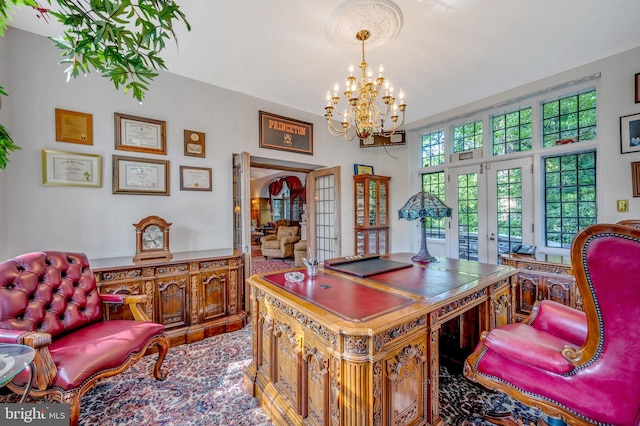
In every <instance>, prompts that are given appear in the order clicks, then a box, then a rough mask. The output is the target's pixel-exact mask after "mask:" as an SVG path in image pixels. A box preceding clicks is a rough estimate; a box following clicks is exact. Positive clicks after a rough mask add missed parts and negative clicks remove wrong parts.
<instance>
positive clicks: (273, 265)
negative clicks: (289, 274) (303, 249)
mask: <svg viewBox="0 0 640 426" xmlns="http://www.w3.org/2000/svg"><path fill="white" fill-rule="evenodd" d="M290 268H293V259H266V258H265V257H264V256H263V255H262V250H261V249H260V245H256V244H252V245H251V275H253V274H264V273H265V272H274V271H279V270H281V269H290Z"/></svg>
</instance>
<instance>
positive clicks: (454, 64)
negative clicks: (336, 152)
mask: <svg viewBox="0 0 640 426" xmlns="http://www.w3.org/2000/svg"><path fill="white" fill-rule="evenodd" d="M342 1H343V0H315V1H311V0H269V1H265V0H235V1H224V2H223V1H211V0H189V1H178V3H179V4H180V5H181V9H182V10H183V11H184V13H185V14H186V15H187V19H188V20H189V22H190V23H191V26H192V30H191V32H186V31H185V30H184V29H183V28H179V29H178V31H177V33H178V41H179V47H178V49H176V48H175V47H174V46H173V45H171V46H170V48H169V51H168V52H167V53H166V55H165V59H166V64H167V66H168V68H169V71H170V72H172V73H175V74H179V75H182V76H185V77H189V78H193V79H195V80H200V81H203V82H206V83H210V84H213V85H216V86H221V87H224V88H227V89H230V90H234V91H238V92H241V93H246V94H249V95H252V96H255V97H258V98H262V99H265V100H269V101H272V102H276V103H279V104H283V105H287V106H289V107H293V108H297V109H300V110H303V111H307V112H310V113H314V114H318V115H323V114H324V105H325V102H326V91H327V90H328V89H331V88H332V87H333V85H334V83H336V82H338V83H340V84H342V82H343V81H344V78H345V77H346V75H347V68H348V66H349V65H350V64H353V65H355V66H357V65H358V63H359V61H360V46H359V44H358V42H357V41H356V40H355V34H354V39H353V41H354V45H353V48H352V49H346V48H344V47H343V48H340V47H337V46H335V45H333V44H332V43H330V42H329V40H328V39H327V37H326V36H325V23H326V21H327V18H328V17H329V15H330V14H331V12H332V11H333V10H334V9H335V8H336V7H338V6H339V5H340V4H341V3H342ZM396 4H397V5H398V6H399V7H400V9H401V11H402V18H403V26H402V28H401V30H400V32H399V34H398V35H397V37H396V38H395V39H394V40H393V41H391V42H390V43H389V44H387V45H386V46H382V47H379V48H377V49H371V50H370V49H367V50H366V59H367V61H368V62H369V64H370V65H371V66H372V68H373V69H374V70H376V69H377V67H378V65H379V64H380V63H383V64H384V67H385V73H386V75H387V77H388V78H389V79H390V80H391V82H392V83H393V84H394V85H395V87H396V89H398V88H402V89H403V90H404V92H405V93H406V98H407V103H408V107H407V118H406V123H411V122H413V121H416V120H419V119H422V118H424V117H428V116H430V115H433V114H436V113H439V112H442V111H446V110H448V109H451V108H454V107H456V106H460V105H463V104H465V103H468V102H471V101H474V100H477V99H481V98H483V97H486V96H488V95H492V94H495V93H499V92H501V91H504V90H508V89H511V88H513V87H517V86H519V85H522V84H525V83H529V82H532V81H535V80H538V79H540V78H543V77H547V76H550V75H552V74H555V73H558V72H561V71H564V70H567V69H570V68H573V67H576V66H579V65H582V64H585V63H588V62H592V61H594V60H597V59H601V58H604V57H606V56H609V55H612V54H615V53H618V52H622V51H625V50H628V49H630V48H633V47H636V46H638V45H640V24H639V17H640V1H639V0H484V1H482V0H397V1H396ZM14 18H15V21H14V22H13V23H12V26H15V27H17V28H21V29H25V30H28V31H32V32H36V33H39V34H43V35H57V33H59V26H58V25H57V24H55V23H49V24H46V23H44V22H43V20H42V19H37V18H36V17H35V16H34V13H33V12H32V11H31V10H28V9H26V8H22V9H20V10H18V12H17V13H16V14H15V15H14ZM638 62H639V63H638V71H639V72H640V58H639V60H638ZM151 90H153V85H152V86H151Z"/></svg>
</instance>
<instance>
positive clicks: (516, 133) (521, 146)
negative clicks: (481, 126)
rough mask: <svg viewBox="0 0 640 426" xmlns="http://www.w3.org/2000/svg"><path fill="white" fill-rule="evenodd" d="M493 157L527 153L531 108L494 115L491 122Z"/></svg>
mask: <svg viewBox="0 0 640 426" xmlns="http://www.w3.org/2000/svg"><path fill="white" fill-rule="evenodd" d="M492 124H493V126H492V130H493V133H492V134H493V155H505V154H510V153H512V152H522V151H529V150H531V148H532V139H531V108H530V107H529V108H524V109H521V110H519V111H514V112H510V113H507V114H502V115H496V116H494V117H493V120H492Z"/></svg>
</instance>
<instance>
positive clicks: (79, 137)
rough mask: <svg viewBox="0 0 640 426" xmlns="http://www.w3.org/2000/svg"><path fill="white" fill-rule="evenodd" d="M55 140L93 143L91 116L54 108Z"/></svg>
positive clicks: (85, 143) (84, 143)
mask: <svg viewBox="0 0 640 426" xmlns="http://www.w3.org/2000/svg"><path fill="white" fill-rule="evenodd" d="M56 140H57V141H58V142H71V143H79V144H83V145H93V116H92V115H91V114H85V113H84V112H76V111H67V110H66V109H60V108H56Z"/></svg>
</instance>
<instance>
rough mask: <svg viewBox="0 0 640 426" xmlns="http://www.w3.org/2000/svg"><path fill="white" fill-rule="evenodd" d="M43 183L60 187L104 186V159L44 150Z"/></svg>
mask: <svg viewBox="0 0 640 426" xmlns="http://www.w3.org/2000/svg"><path fill="white" fill-rule="evenodd" d="M42 183H43V184H45V185H59V186H90V187H93V188H100V187H101V186H102V157H101V156H99V155H93V154H80V153H77V152H65V151H54V150H50V149H43V150H42Z"/></svg>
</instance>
